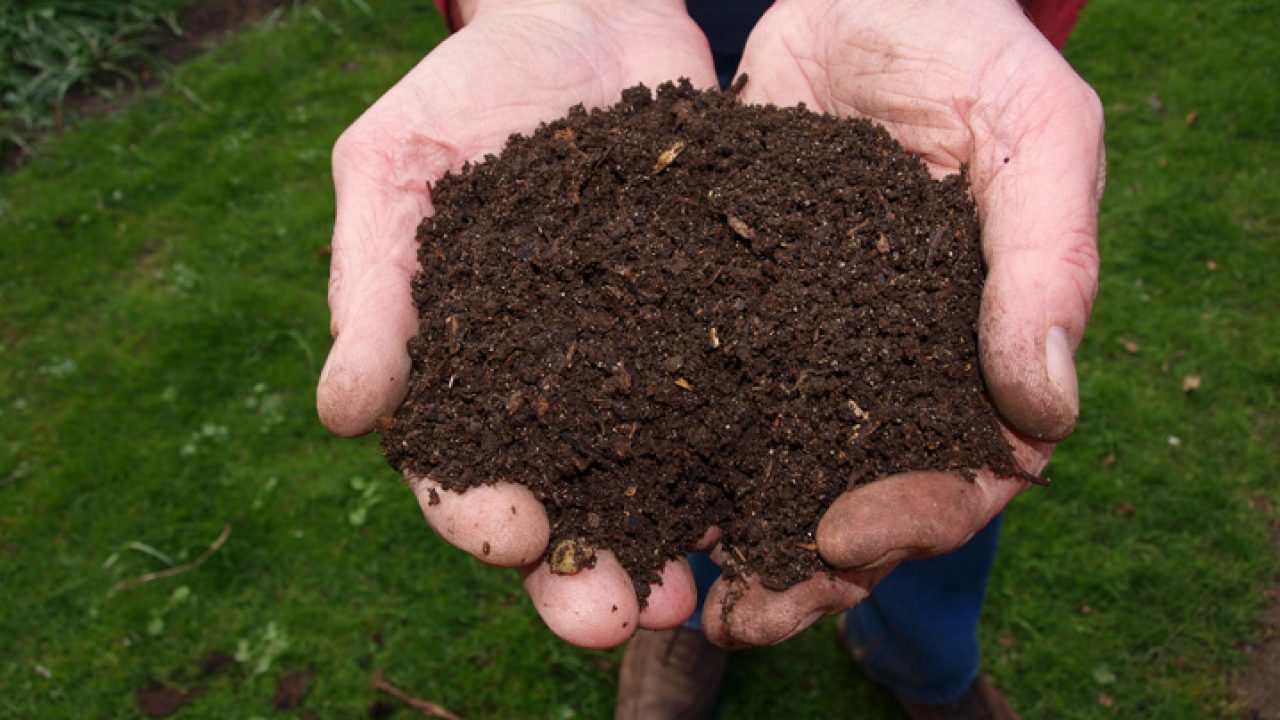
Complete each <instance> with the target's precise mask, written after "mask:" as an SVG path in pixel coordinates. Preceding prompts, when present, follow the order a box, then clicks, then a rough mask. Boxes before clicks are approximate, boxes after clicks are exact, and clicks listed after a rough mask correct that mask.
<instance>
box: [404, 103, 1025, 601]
mask: <svg viewBox="0 0 1280 720" xmlns="http://www.w3.org/2000/svg"><path fill="white" fill-rule="evenodd" d="M432 199H433V202H434V205H435V210H436V213H435V215H434V216H432V217H430V218H427V219H425V220H424V221H423V222H422V225H421V227H420V228H419V231H418V241H419V243H420V249H419V260H420V262H421V265H422V269H421V270H420V271H419V273H418V274H417V275H416V277H415V278H414V279H413V298H414V301H415V302H416V303H417V306H418V307H419V308H420V318H421V320H420V326H419V334H418V336H417V337H415V338H414V339H413V340H412V341H411V342H410V344H409V352H410V355H411V357H412V360H413V371H412V377H411V381H410V389H409V394H408V396H407V398H406V400H405V401H404V404H403V405H402V406H401V407H400V409H399V410H398V411H397V412H396V414H395V415H394V417H392V418H388V419H385V421H384V423H383V426H382V434H383V450H384V453H385V454H386V456H387V459H388V460H389V462H390V463H391V465H392V466H393V467H395V468H397V469H399V470H401V471H404V472H407V473H410V474H417V475H429V476H431V477H432V478H434V479H436V480H437V481H439V482H440V483H441V484H443V486H444V487H445V488H446V489H448V490H453V491H465V490H466V489H467V488H469V487H473V486H476V485H480V484H484V483H490V482H493V481H495V480H498V479H505V480H510V481H514V482H519V483H523V484H525V485H527V486H528V487H529V488H530V489H531V490H532V492H533V493H534V495H535V496H537V497H538V498H539V500H541V501H542V503H543V504H544V505H545V507H546V510H547V514H548V517H549V519H550V522H551V528H552V540H551V543H550V546H549V547H548V561H550V562H552V563H553V567H556V566H558V567H557V570H558V571H566V572H572V571H575V570H577V569H578V568H579V567H581V566H583V565H589V564H590V563H592V562H594V557H595V555H594V550H595V549H609V550H612V551H613V552H614V553H615V554H616V555H617V557H618V559H619V561H620V562H621V563H622V565H623V567H624V568H625V569H626V570H627V571H628V572H629V573H630V574H631V577H632V579H633V580H634V582H635V584H636V591H637V595H638V596H639V597H640V599H641V601H642V602H643V600H644V598H645V597H646V596H647V595H648V592H649V584H650V583H651V582H654V581H656V580H657V577H658V576H657V574H656V570H657V569H658V568H660V567H661V566H662V565H663V563H665V562H666V561H667V560H669V559H672V558H676V557H679V556H680V555H681V554H682V553H683V552H684V551H685V550H686V548H689V547H690V546H691V545H693V544H694V543H695V542H696V541H697V540H698V539H699V538H700V537H702V535H703V533H704V531H705V530H706V529H707V528H708V527H710V526H713V525H714V526H718V527H720V528H721V529H722V531H723V536H722V546H723V548H724V549H725V551H726V553H727V554H728V556H729V561H728V566H727V568H726V570H727V571H728V572H729V573H730V574H731V575H732V574H739V573H749V574H753V575H756V576H758V577H759V578H760V579H761V581H762V582H763V583H764V584H765V585H766V586H768V587H771V588H774V589H782V588H785V587H788V586H790V585H792V584H794V583H796V582H799V581H801V580H804V579H806V578H808V577H811V576H812V575H814V574H815V573H818V572H822V571H824V568H825V567H826V566H825V565H824V564H823V562H822V560H821V558H820V557H819V555H818V554H817V552H816V545H815V537H814V533H815V532H816V530H817V523H818V521H819V519H820V518H821V516H822V514H823V512H824V511H825V510H826V509H827V507H828V506H829V505H830V503H831V502H832V500H834V499H835V498H836V496H838V495H839V494H841V493H843V492H844V491H846V490H848V489H850V488H852V487H854V486H856V485H858V484H861V483H866V482H870V481H872V480H875V479H876V478H879V477H883V476H885V475H889V474H893V473H899V472H903V471H909V470H949V471H960V472H962V473H963V474H966V475H967V476H968V477H970V478H971V477H972V471H971V470H969V469H971V468H984V467H985V468H990V469H991V470H992V471H994V472H995V473H996V474H999V475H1023V473H1022V472H1021V470H1020V469H1019V468H1018V467H1017V465H1016V463H1015V461H1014V458H1013V454H1012V450H1011V448H1010V446H1009V444H1008V442H1007V441H1006V440H1005V438H1004V436H1003V435H1002V431H1001V428H1000V425H999V423H998V421H997V419H996V415H995V411H994V409H993V407H992V405H991V403H990V401H989V400H988V398H987V396H986V394H985V391H984V388H983V385H982V379H981V376H980V374H979V369H978V355H977V330H976V327H977V317H978V308H979V301H980V297H981V291H982V283H983V277H984V267H983V261H982V255H981V250H980V248H979V240H978V222H977V216H976V211H975V208H974V204H973V201H972V199H971V198H970V195H969V189H968V182H967V179H966V178H965V177H964V175H963V174H958V175H954V176H951V177H948V178H946V179H944V180H941V181H937V180H933V179H932V178H930V176H929V173H928V170H927V168H926V166H925V164H924V163H923V162H922V161H921V160H920V159H918V158H916V157H913V156H911V155H909V154H907V153H906V152H904V151H903V149H902V148H901V147H900V146H899V145H898V144H897V143H896V142H894V140H893V139H892V138H890V136H889V134H888V133H887V132H886V131H885V130H884V129H883V128H881V127H879V126H876V125H874V124H872V123H870V122H868V121H864V120H847V119H843V120H842V119H836V118H834V117H831V116H826V115H820V114H816V113H813V112H811V111H809V110H806V109H804V108H803V107H801V108H776V107H771V106H770V107H761V106H746V105H742V104H740V103H739V102H738V101H737V98H736V94H735V92H733V91H732V90H731V91H728V92H720V91H709V92H702V91H697V90H694V89H693V88H692V87H690V85H689V84H688V83H687V82H681V83H679V84H670V83H668V84H664V85H663V86H661V87H659V88H658V91H657V94H656V96H655V95H654V94H653V93H651V92H650V91H649V90H648V89H646V88H644V87H643V86H641V87H636V88H632V89H630V90H627V91H625V92H624V93H623V95H622V99H621V102H619V103H618V104H617V105H615V106H613V107H611V108H608V109H601V110H593V111H590V112H587V111H584V110H583V109H582V108H581V107H578V108H574V109H573V110H571V111H570V112H569V114H568V116H567V117H565V118H562V119H560V120H557V121H555V122H551V123H548V124H544V125H543V126H541V127H540V128H539V129H538V130H537V131H535V132H533V133H532V134H531V135H529V136H512V137H511V138H510V140H509V141H508V144H507V146H506V148H505V149H504V150H503V151H502V152H501V154H500V155H498V156H496V157H495V156H492V155H491V156H488V157H487V158H485V159H484V161H483V162H479V163H476V164H472V165H468V166H467V167H465V168H463V169H462V171H461V172H459V173H457V174H452V175H449V176H446V177H444V178H442V179H441V180H440V181H439V182H438V183H436V184H435V186H434V187H433V188H432Z"/></svg>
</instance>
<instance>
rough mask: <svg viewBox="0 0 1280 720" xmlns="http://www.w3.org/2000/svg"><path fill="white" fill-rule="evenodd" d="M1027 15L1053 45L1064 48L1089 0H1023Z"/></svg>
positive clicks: (1023, 7)
mask: <svg viewBox="0 0 1280 720" xmlns="http://www.w3.org/2000/svg"><path fill="white" fill-rule="evenodd" d="M1021 2H1022V9H1024V10H1026V11H1027V17H1029V18H1031V22H1033V23H1035V26H1036V27H1037V28H1039V29H1040V32H1041V33H1043V34H1044V36H1045V37H1046V38H1048V39H1049V42H1051V43H1053V46H1054V47H1056V48H1058V49H1059V50H1061V49H1062V46H1063V45H1066V44H1067V38H1068V37H1070V35H1071V29H1072V28H1074V27H1075V26H1076V20H1078V19H1079V18H1080V9H1081V8H1083V7H1084V4H1085V2H1087V0H1021Z"/></svg>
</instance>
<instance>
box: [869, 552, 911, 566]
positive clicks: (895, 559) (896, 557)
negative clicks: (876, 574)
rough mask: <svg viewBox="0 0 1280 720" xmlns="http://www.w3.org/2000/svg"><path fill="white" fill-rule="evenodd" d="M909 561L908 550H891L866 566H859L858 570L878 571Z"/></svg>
mask: <svg viewBox="0 0 1280 720" xmlns="http://www.w3.org/2000/svg"><path fill="white" fill-rule="evenodd" d="M906 559H907V551H906V550H890V551H889V552H887V553H885V554H883V555H881V556H880V557H878V558H876V559H875V560H874V561H872V562H869V563H867V564H866V565H862V566H859V567H858V568H857V569H858V570H876V569H879V568H882V567H887V566H892V565H897V564H898V563H900V562H902V561H903V560H906Z"/></svg>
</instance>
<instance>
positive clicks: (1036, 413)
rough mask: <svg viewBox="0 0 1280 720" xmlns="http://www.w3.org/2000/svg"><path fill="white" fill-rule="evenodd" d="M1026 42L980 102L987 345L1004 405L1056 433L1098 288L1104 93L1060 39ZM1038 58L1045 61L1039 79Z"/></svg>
mask: <svg viewBox="0 0 1280 720" xmlns="http://www.w3.org/2000/svg"><path fill="white" fill-rule="evenodd" d="M1027 52H1028V53H1029V54H1032V55H1034V57H1022V58H1021V60H1022V61H1023V62H1021V63H1017V64H1013V63H1010V62H1009V61H1007V60H1006V61H1004V62H1002V63H1000V64H999V65H998V66H997V69H996V70H994V71H993V75H995V77H989V78H985V79H984V83H986V84H987V85H989V86H992V87H993V88H995V90H993V93H994V96H993V97H992V98H990V99H988V100H985V101H984V102H983V103H980V105H979V108H978V109H977V110H975V113H974V115H975V117H976V120H975V121H974V123H975V133H974V134H975V138H976V139H977V143H978V145H977V147H978V150H977V152H976V154H975V158H974V177H975V195H976V197H977V200H978V212H979V217H981V218H982V225H983V227H982V234H983V251H984V253H985V256H986V259H987V266H988V271H987V278H986V286H985V289H984V291H983V297H982V309H981V315H980V320H979V346H980V352H981V364H982V370H983V375H984V378H985V380H986V383H987V388H988V389H989V390H990V392H991V396H992V399H993V400H994V401H995V404H996V406H997V407H998V408H999V409H1000V412H1001V414H1002V415H1003V416H1004V417H1005V418H1006V419H1007V420H1008V421H1009V422H1010V423H1011V424H1012V425H1013V426H1014V427H1016V428H1017V429H1018V430H1020V431H1022V432H1023V433H1026V434H1027V435H1029V436H1031V437H1034V438H1036V439H1039V440H1048V441H1055V440H1061V439H1062V438H1064V437H1066V436H1067V435H1069V434H1070V433H1071V431H1072V429H1073V428H1074V427H1075V421H1076V416H1077V415H1078V413H1079V396H1078V389H1077V380H1076V370H1075V362H1074V357H1073V356H1074V352H1075V348H1076V347H1077V346H1078V345H1079V343H1080V340H1081V337H1082V335H1083V333H1084V328H1085V324H1086V323H1087V322H1088V319H1089V313H1090V311H1091V309H1092V307H1093V301H1094V297H1095V295H1096V293H1097V288H1098V251H1097V214H1098V202H1099V199H1100V196H1101V192H1102V190H1101V189H1102V184H1103V177H1104V162H1105V160H1104V151H1103V144H1102V127H1103V118H1102V106H1101V103H1100V102H1099V100H1098V97H1097V95H1096V94H1095V93H1094V92H1093V91H1092V90H1091V89H1090V88H1089V87H1088V86H1087V85H1086V84H1085V83H1084V82H1083V81H1082V80H1080V78H1079V77H1078V76H1077V75H1076V74H1075V73H1074V72H1073V71H1072V70H1071V68H1070V67H1069V66H1068V65H1067V64H1066V62H1065V61H1064V60H1063V59H1062V58H1061V56H1059V55H1058V54H1057V52H1056V51H1054V50H1053V48H1052V47H1050V46H1049V45H1048V44H1047V43H1044V42H1039V43H1038V44H1036V45H1035V46H1034V47H1033V48H1032V49H1031V50H1028V51H1027ZM1027 67H1036V68H1038V69H1039V71H1038V72H1037V73H1035V74H1034V76H1032V79H1027V73H1026V68H1027ZM1020 75H1021V76H1022V78H1021V79H1019V76H1020ZM1006 76H1007V77H1006Z"/></svg>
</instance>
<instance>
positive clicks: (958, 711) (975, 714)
mask: <svg viewBox="0 0 1280 720" xmlns="http://www.w3.org/2000/svg"><path fill="white" fill-rule="evenodd" d="M898 702H900V703H902V707H903V708H904V709H905V710H906V711H907V717H909V718H911V720H1019V718H1018V713H1016V712H1014V711H1013V708H1012V707H1010V706H1009V703H1008V701H1006V700H1005V699H1004V696H1003V695H1001V694H1000V691H999V690H997V689H996V686H995V685H992V684H991V679H990V678H988V677H987V676H986V675H979V676H978V679H977V680H974V681H973V684H972V685H970V686H969V689H968V690H965V691H964V694H963V695H961V696H960V697H959V698H958V699H956V700H954V701H952V702H949V703H947V704H946V705H925V704H923V703H913V702H910V701H908V700H906V699H904V698H903V697H901V696H899V697H898Z"/></svg>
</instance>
